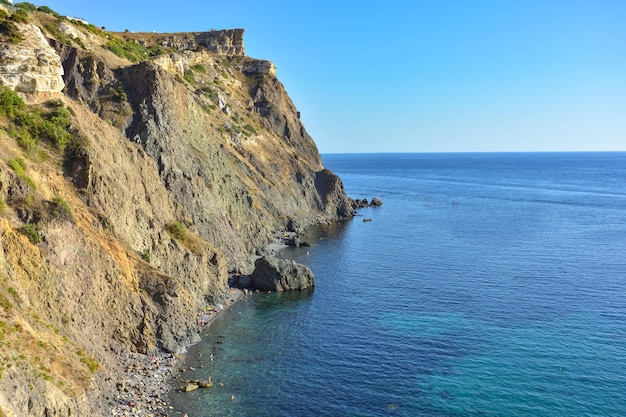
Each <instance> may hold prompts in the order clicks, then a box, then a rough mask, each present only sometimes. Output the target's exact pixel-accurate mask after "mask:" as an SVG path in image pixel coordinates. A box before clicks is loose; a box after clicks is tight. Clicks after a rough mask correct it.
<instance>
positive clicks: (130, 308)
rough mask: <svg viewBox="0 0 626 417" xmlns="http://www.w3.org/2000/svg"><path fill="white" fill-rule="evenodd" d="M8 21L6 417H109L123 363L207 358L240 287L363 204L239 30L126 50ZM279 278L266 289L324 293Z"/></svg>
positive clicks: (301, 273) (0, 254)
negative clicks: (181, 354)
mask: <svg viewBox="0 0 626 417" xmlns="http://www.w3.org/2000/svg"><path fill="white" fill-rule="evenodd" d="M5 9H6V10H7V16H8V17H6V19H8V20H7V22H10V23H11V24H13V22H14V21H15V22H17V23H15V24H13V26H11V25H9V24H8V23H7V24H6V25H5V26H3V27H4V28H5V29H6V28H9V27H10V28H12V29H11V30H13V31H14V30H17V31H19V33H17V34H16V33H9V32H6V31H5V32H1V31H0V38H1V39H2V43H1V44H0V94H1V95H2V96H3V97H4V98H5V99H6V100H3V102H2V103H1V104H0V124H1V125H2V127H3V129H2V130H1V132H0V343H2V349H0V415H8V416H22V415H28V416H33V417H43V416H59V417H65V416H70V415H93V416H104V415H108V412H107V404H109V403H110V402H111V401H114V398H115V396H116V395H117V394H116V392H115V390H116V386H117V387H120V386H123V385H124V383H123V381H120V380H119V378H120V372H119V368H120V366H121V363H120V360H119V357H120V355H128V354H129V353H133V354H146V353H148V352H155V351H161V352H176V351H178V350H180V349H184V348H185V347H186V346H188V345H189V344H190V343H194V342H195V341H197V340H198V329H197V320H196V319H197V312H198V310H199V309H200V308H202V307H204V306H205V305H206V304H207V303H217V302H220V301H221V300H224V299H225V297H226V296H227V294H228V283H227V282H228V275H229V271H238V272H242V273H246V274H247V273H249V272H250V271H252V269H253V261H252V259H253V258H252V257H251V254H253V253H256V252H259V253H262V252H263V251H264V247H265V245H266V244H267V242H268V241H269V240H271V238H272V236H273V235H275V233H276V232H278V231H285V230H289V231H303V230H305V229H307V228H308V227H310V226H312V225H315V224H318V223H323V222H334V221H337V220H340V219H344V218H346V217H349V216H350V215H351V210H352V203H351V201H350V199H348V197H347V196H346V195H345V192H344V189H343V185H342V183H341V181H340V179H339V178H338V177H336V176H335V175H334V174H333V173H332V172H330V171H329V170H327V169H325V168H324V167H323V165H322V162H321V158H320V155H319V153H318V150H317V147H316V145H315V143H314V142H313V140H312V138H311V137H310V136H309V135H308V133H307V132H306V130H305V128H304V126H303V125H302V123H301V121H300V118H299V113H298V111H297V110H296V107H295V105H294V104H293V102H292V101H291V99H290V98H289V96H288V95H287V93H286V91H285V89H284V87H283V85H282V84H281V83H280V81H279V80H278V79H277V78H276V72H275V67H274V66H273V64H272V63H271V62H269V61H260V60H255V59H252V58H249V57H246V56H245V51H244V47H243V30H240V29H235V30H232V31H212V32H206V33H189V34H162V35H160V34H132V33H123V34H122V33H111V32H105V31H103V30H102V29H100V28H98V27H95V26H93V25H89V24H87V23H86V22H82V21H79V20H78V19H74V20H68V19H64V18H59V17H57V16H56V15H55V14H54V13H50V12H49V11H48V12H46V13H44V12H42V11H31V12H30V13H28V16H27V22H26V23H25V22H24V20H25V18H24V16H23V12H22V15H20V16H19V18H18V17H16V13H17V12H16V10H17V9H16V8H12V7H11V6H2V10H5ZM44 11H45V10H44ZM0 19H2V17H1V16H0ZM18 20H20V22H18ZM40 27H41V28H42V30H43V31H44V32H42V31H41V30H40V29H39V28H40ZM11 36H13V37H12V38H11ZM9 39H12V40H11V41H10V42H9ZM13 41H15V43H13ZM142 48H143V49H142ZM138 57H139V58H138ZM137 61H140V62H137ZM14 92H17V93H18V94H19V95H20V96H21V97H22V98H23V99H27V101H28V102H29V103H33V104H31V105H25V104H24V103H22V102H21V100H20V99H19V97H17V96H16V95H15V94H14ZM50 98H54V99H55V100H53V101H48V99H50ZM36 103H39V104H36ZM8 132H10V135H9V133H8ZM265 262H267V263H268V264H272V265H274V264H275V265H274V268H275V271H276V274H278V275H277V276H275V278H272V283H268V284H267V286H266V287H263V288H264V289H268V290H270V289H271V290H276V291H280V290H285V289H302V288H307V287H309V286H311V285H313V277H312V274H310V271H307V270H306V269H303V267H301V266H297V265H292V264H291V263H289V264H287V263H285V262H278V263H277V264H276V263H275V262H274V260H265ZM259 268H260V267H259ZM259 271H260V269H259ZM258 274H261V272H258ZM259 286H261V284H259Z"/></svg>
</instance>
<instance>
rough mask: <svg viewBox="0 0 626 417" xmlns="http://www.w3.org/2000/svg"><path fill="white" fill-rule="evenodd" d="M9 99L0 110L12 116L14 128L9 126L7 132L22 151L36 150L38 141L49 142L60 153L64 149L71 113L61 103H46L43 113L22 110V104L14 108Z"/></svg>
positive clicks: (32, 109) (41, 111)
mask: <svg viewBox="0 0 626 417" xmlns="http://www.w3.org/2000/svg"><path fill="white" fill-rule="evenodd" d="M18 98H19V97H18ZM10 99H11V97H9V98H8V99H7V100H5V101H6V102H8V104H6V105H4V106H3V105H2V104H0V109H4V112H5V113H9V114H12V115H13V116H14V117H13V122H14V124H15V126H10V127H9V129H8V132H9V135H10V136H11V137H12V138H14V139H15V140H16V141H17V143H18V145H20V147H21V148H22V149H24V150H26V151H31V150H34V149H36V147H37V144H38V142H39V140H40V139H43V140H46V141H48V142H50V143H51V144H52V145H54V146H55V147H56V148H58V149H59V150H61V151H62V150H63V149H64V148H65V146H66V145H67V144H68V143H69V141H70V139H71V137H72V135H71V133H70V130H69V129H70V126H71V117H70V115H71V111H70V109H68V108H67V107H65V105H64V104H63V102H61V101H59V100H56V101H49V102H47V103H46V107H47V108H48V110H45V111H44V110H43V109H42V108H40V107H29V108H23V107H24V106H23V103H22V106H19V104H18V105H17V106H16V105H14V104H11V102H10ZM0 102H2V99H1V98H0ZM2 111H3V110H0V112H2Z"/></svg>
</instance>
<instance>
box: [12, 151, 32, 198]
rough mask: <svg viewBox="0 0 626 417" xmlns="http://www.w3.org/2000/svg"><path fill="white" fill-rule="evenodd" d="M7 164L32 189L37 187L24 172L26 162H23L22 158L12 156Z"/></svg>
mask: <svg viewBox="0 0 626 417" xmlns="http://www.w3.org/2000/svg"><path fill="white" fill-rule="evenodd" d="M8 164H9V167H11V169H12V170H13V172H15V175H17V177H18V178H19V179H21V180H22V181H24V182H25V183H26V184H28V185H29V186H30V188H32V189H33V190H36V189H37V184H35V181H33V179H32V178H31V177H29V176H28V174H26V162H24V160H23V159H22V158H13V159H11V160H9V162H8Z"/></svg>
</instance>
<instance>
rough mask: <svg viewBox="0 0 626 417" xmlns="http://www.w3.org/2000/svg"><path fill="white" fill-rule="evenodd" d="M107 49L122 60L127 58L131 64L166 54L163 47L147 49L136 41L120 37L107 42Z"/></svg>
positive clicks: (156, 46) (157, 46)
mask: <svg viewBox="0 0 626 417" xmlns="http://www.w3.org/2000/svg"><path fill="white" fill-rule="evenodd" d="M106 46H107V48H108V49H109V51H111V52H113V53H114V54H115V55H117V56H119V57H120V58H126V59H128V60H129V61H131V62H134V63H137V62H141V61H144V60H146V59H148V58H151V57H154V56H157V55H161V54H163V53H165V52H166V50H165V48H163V47H162V46H161V45H152V46H149V47H146V46H144V45H142V44H140V43H139V42H136V41H128V40H126V39H121V38H118V37H112V38H111V39H109V41H108V42H107V45H106Z"/></svg>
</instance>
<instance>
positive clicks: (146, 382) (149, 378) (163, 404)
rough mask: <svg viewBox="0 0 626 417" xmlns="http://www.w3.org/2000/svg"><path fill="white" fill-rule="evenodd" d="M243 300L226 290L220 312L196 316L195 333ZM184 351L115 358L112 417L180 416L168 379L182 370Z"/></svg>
mask: <svg viewBox="0 0 626 417" xmlns="http://www.w3.org/2000/svg"><path fill="white" fill-rule="evenodd" d="M243 297H244V292H243V291H241V290H239V289H235V288H229V291H228V297H227V298H226V300H225V301H224V305H223V306H222V307H223V308H219V307H218V308H215V307H208V306H207V307H206V308H204V309H202V310H201V311H199V312H198V330H199V331H203V330H205V329H206V328H208V327H209V326H210V325H211V323H212V322H213V320H215V318H216V317H217V316H218V315H219V314H221V313H222V312H224V311H226V310H227V309H228V308H230V307H231V306H232V305H233V304H234V303H236V302H237V301H239V300H241V299H242V298H243ZM185 353H186V349H181V350H179V351H178V352H176V353H175V354H168V353H164V352H153V353H150V354H148V355H144V354H141V353H122V354H119V355H118V361H119V364H120V371H119V372H118V374H117V381H118V382H117V384H116V388H117V393H116V395H115V397H114V398H113V399H112V400H111V403H110V405H109V415H110V416H114V417H131V416H133V417H168V416H177V415H180V413H178V412H176V411H175V410H174V407H172V405H171V404H170V401H169V392H170V390H171V389H172V384H171V382H172V379H177V376H178V375H179V374H180V372H182V371H183V370H184V369H183V368H182V363H183V360H184V355H185Z"/></svg>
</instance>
